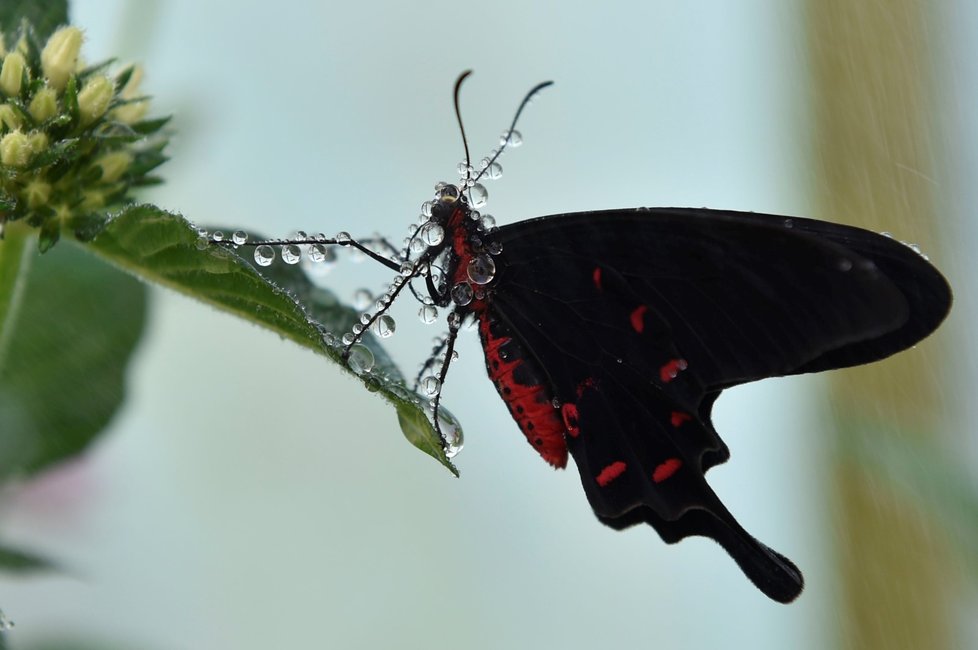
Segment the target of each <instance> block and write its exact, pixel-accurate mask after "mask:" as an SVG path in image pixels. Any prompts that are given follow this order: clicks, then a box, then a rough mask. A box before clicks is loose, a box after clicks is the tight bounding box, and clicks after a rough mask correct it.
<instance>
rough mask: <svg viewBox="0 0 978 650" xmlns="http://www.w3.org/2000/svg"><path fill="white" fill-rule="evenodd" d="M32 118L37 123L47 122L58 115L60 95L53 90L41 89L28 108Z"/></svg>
mask: <svg viewBox="0 0 978 650" xmlns="http://www.w3.org/2000/svg"><path fill="white" fill-rule="evenodd" d="M27 110H28V111H30V114H31V117H33V118H34V120H35V121H37V122H47V121H48V120H50V119H51V118H52V117H54V116H55V115H57V114H58V95H57V93H55V92H54V89H52V88H41V89H40V90H38V91H37V92H36V93H35V94H34V97H33V99H31V105H30V106H28V107H27Z"/></svg>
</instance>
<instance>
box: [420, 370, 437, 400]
mask: <svg viewBox="0 0 978 650" xmlns="http://www.w3.org/2000/svg"><path fill="white" fill-rule="evenodd" d="M421 390H422V391H423V392H424V394H425V395H427V396H428V397H434V396H435V395H437V394H438V393H439V392H440V391H441V382H440V381H438V378H437V377H432V376H430V375H429V376H428V377H425V378H424V379H422V380H421Z"/></svg>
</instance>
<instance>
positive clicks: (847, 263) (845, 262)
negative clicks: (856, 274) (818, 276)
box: [838, 257, 852, 271]
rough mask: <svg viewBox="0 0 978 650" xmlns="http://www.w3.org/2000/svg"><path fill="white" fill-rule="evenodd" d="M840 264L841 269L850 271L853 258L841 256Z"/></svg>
mask: <svg viewBox="0 0 978 650" xmlns="http://www.w3.org/2000/svg"><path fill="white" fill-rule="evenodd" d="M838 266H839V270H840V271H849V270H851V269H852V260H850V259H846V258H845V257H843V258H840V259H839V262H838Z"/></svg>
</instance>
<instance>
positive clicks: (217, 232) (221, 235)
mask: <svg viewBox="0 0 978 650" xmlns="http://www.w3.org/2000/svg"><path fill="white" fill-rule="evenodd" d="M211 240H212V241H224V233H223V232H221V231H220V230H215V231H214V233H213V234H212V235H211Z"/></svg>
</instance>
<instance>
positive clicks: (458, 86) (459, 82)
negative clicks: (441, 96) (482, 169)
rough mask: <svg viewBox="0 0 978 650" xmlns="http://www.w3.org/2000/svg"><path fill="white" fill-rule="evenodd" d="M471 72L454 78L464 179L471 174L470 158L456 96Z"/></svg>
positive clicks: (467, 140) (468, 71)
mask: <svg viewBox="0 0 978 650" xmlns="http://www.w3.org/2000/svg"><path fill="white" fill-rule="evenodd" d="M471 74H472V71H471V70H466V71H465V72H463V73H462V74H460V75H459V77H458V79H456V80H455V91H454V92H453V96H454V97H455V119H456V120H458V130H459V133H461V134H462V146H463V147H464V148H465V179H466V180H468V179H469V178H470V177H471V175H472V171H471V170H472V158H471V157H470V156H469V139H468V138H467V137H465V126H464V125H463V124H462V111H461V109H460V108H459V105H458V98H459V95H460V94H461V91H462V82H463V81H465V80H466V79H468V77H469V75H471Z"/></svg>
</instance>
